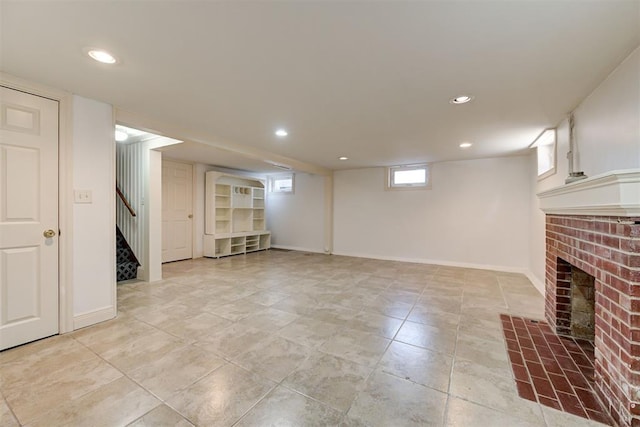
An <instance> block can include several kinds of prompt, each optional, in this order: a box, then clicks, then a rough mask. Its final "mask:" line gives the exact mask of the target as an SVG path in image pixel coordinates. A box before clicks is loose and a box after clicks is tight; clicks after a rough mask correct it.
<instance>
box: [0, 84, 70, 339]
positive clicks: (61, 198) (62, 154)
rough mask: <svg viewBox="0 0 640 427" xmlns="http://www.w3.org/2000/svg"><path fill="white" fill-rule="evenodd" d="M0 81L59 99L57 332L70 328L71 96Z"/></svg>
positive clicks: (34, 93) (37, 86)
mask: <svg viewBox="0 0 640 427" xmlns="http://www.w3.org/2000/svg"><path fill="white" fill-rule="evenodd" d="M0 84H2V85H3V86H7V87H10V88H12V89H16V90H20V91H23V92H27V93H31V94H33V95H37V96H41V97H45V98H49V99H52V100H54V101H58V115H59V116H58V126H59V127H58V134H59V135H58V215H59V216H58V227H59V229H60V235H59V237H58V244H59V252H58V256H59V259H58V301H59V305H58V331H59V332H58V333H60V334H63V333H66V332H71V331H72V330H73V323H74V322H73V173H72V171H73V144H72V143H73V123H72V120H73V98H72V95H71V94H70V93H68V92H64V91H61V90H58V89H55V88H51V87H49V86H45V85H41V84H38V83H34V82H30V81H27V80H24V79H21V78H19V77H16V76H12V75H10V74H6V73H3V72H0Z"/></svg>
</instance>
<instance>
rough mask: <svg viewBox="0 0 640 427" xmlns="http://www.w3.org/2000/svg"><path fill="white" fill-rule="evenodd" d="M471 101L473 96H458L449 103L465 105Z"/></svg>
mask: <svg viewBox="0 0 640 427" xmlns="http://www.w3.org/2000/svg"><path fill="white" fill-rule="evenodd" d="M471 101H473V96H471V95H460V96H456V97H455V98H451V99H450V100H449V102H450V103H451V104H456V105H457V104H466V103H467V102H471Z"/></svg>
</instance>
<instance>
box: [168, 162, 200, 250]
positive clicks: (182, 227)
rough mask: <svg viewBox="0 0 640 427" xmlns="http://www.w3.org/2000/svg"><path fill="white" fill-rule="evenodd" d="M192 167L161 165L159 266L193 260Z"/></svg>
mask: <svg viewBox="0 0 640 427" xmlns="http://www.w3.org/2000/svg"><path fill="white" fill-rule="evenodd" d="M192 188H193V166H192V165H188V164H186V163H179V162H172V161H169V160H163V161H162V262H170V261H178V260H181V259H189V258H192V257H193V246H192V245H193V229H192V224H193V215H192V209H193V201H192V200H193V194H192Z"/></svg>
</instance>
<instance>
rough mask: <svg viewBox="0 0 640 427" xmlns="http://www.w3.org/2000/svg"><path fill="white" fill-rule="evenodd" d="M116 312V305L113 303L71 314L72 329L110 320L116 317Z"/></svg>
mask: <svg viewBox="0 0 640 427" xmlns="http://www.w3.org/2000/svg"><path fill="white" fill-rule="evenodd" d="M116 314H117V313H116V307H115V306H113V305H110V306H108V307H103V308H99V309H97V310H93V311H88V312H86V313H82V314H77V315H75V316H73V330H74V331H75V330H76V329H80V328H86V327H87V326H91V325H95V324H96V323H100V322H104V321H105V320H111V319H113V318H115V317H116Z"/></svg>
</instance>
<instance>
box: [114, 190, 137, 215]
mask: <svg viewBox="0 0 640 427" xmlns="http://www.w3.org/2000/svg"><path fill="white" fill-rule="evenodd" d="M116 194H117V195H118V197H120V200H122V203H124V207H125V208H127V210H128V211H129V213H130V214H131V216H136V211H134V210H133V208H132V207H131V204H130V203H129V202H128V201H127V198H126V197H125V196H124V194H122V191H120V187H118V183H116Z"/></svg>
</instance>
